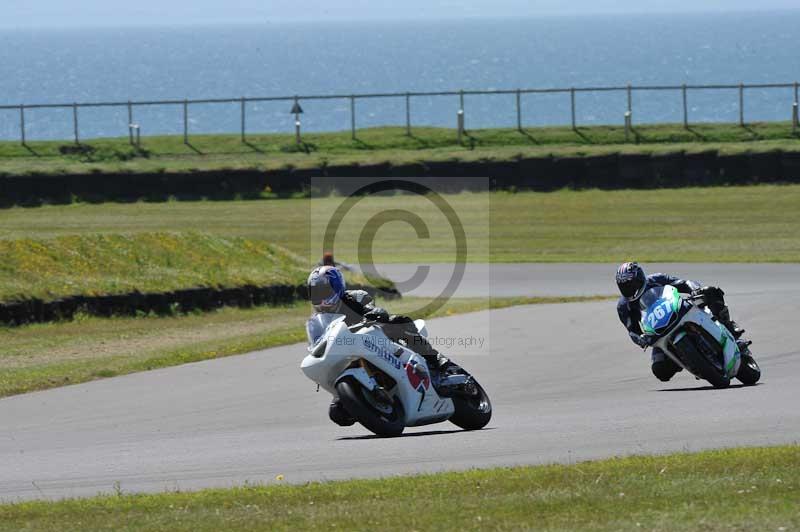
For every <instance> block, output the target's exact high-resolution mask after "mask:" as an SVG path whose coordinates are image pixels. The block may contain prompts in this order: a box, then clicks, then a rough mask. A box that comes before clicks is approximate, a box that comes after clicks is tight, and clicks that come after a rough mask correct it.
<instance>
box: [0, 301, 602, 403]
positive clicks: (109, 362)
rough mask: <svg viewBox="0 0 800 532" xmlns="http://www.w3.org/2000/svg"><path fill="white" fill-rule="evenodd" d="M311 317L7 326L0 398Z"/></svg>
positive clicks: (195, 356)
mask: <svg viewBox="0 0 800 532" xmlns="http://www.w3.org/2000/svg"><path fill="white" fill-rule="evenodd" d="M587 299H589V300H591V299H596V298H528V297H517V298H499V299H492V300H489V299H485V298H474V299H473V298H465V299H453V300H450V301H448V302H447V303H446V304H445V305H444V306H443V307H442V308H440V309H439V310H437V311H436V312H435V313H434V314H433V315H430V316H416V315H415V317H436V316H447V315H451V314H457V313H463V312H473V311H478V310H484V309H488V308H502V307H508V306H513V305H524V304H534V303H559V302H567V301H585V300H587ZM427 301H429V300H424V299H417V298H404V299H402V300H399V301H390V302H387V303H386V306H387V307H388V308H389V309H390V310H391V311H392V312H395V313H408V312H412V313H413V311H414V310H416V309H419V308H420V307H421V306H423V304H424V303H426V302H427ZM310 314H311V308H310V307H309V305H308V303H300V302H299V303H295V304H293V305H288V306H282V307H258V308H251V309H238V308H225V309H221V310H219V311H215V312H210V313H205V314H203V313H198V314H188V315H181V316H172V317H139V318H122V317H120V318H110V319H109V318H93V317H87V316H79V317H78V319H75V320H73V321H69V322H58V323H43V324H34V325H27V326H23V327H0V345H2V346H3V349H2V351H0V397H3V396H7V395H14V394H19V393H25V392H29V391H33V390H41V389H45V388H52V387H56V386H63V385H66V384H75V383H79V382H86V381H90V380H94V379H99V378H105V377H113V376H116V375H123V374H126V373H133V372H137V371H145V370H150V369H155V368H161V367H167V366H176V365H179V364H185V363H187V362H196V361H200V360H207V359H211V358H219V357H224V356H229V355H237V354H241V353H247V352H250V351H255V350H257V349H265V348H268V347H274V346H278V345H285V344H291V343H295V342H302V341H305V339H306V338H305V328H304V324H305V320H306V319H307V318H308V316H309V315H310ZM300 356H301V353H298V357H300ZM299 360H300V359H299V358H298V361H299ZM298 363H299V362H298Z"/></svg>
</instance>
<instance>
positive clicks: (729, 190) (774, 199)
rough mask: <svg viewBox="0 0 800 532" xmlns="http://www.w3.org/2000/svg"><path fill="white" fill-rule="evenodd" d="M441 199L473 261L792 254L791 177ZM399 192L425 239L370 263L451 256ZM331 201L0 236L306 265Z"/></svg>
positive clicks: (217, 209)
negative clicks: (278, 250)
mask: <svg viewBox="0 0 800 532" xmlns="http://www.w3.org/2000/svg"><path fill="white" fill-rule="evenodd" d="M443 197H444V199H445V200H446V201H447V202H448V203H449V204H450V205H451V206H452V208H453V209H454V210H455V212H456V213H457V214H458V216H459V218H460V219H461V222H462V224H463V226H464V230H465V233H466V237H467V243H468V250H469V254H468V256H467V260H468V261H471V262H490V261H491V262H620V261H622V260H623V259H625V258H637V259H638V260H640V261H651V262H655V261H665V262H676V261H678V262H798V261H800V209H798V205H800V186H798V185H785V186H779V185H759V186H740V187H709V188H685V189H670V190H657V191H645V190H619V191H601V190H584V191H570V190H562V191H557V192H551V193H537V192H521V193H517V194H513V193H510V192H492V193H488V192H487V193H462V194H452V195H445V196H443ZM401 199H402V207H403V208H404V209H407V210H410V211H412V212H414V213H416V214H418V215H419V216H420V217H422V219H423V221H424V222H425V223H426V225H427V227H428V228H429V230H430V238H427V239H425V238H419V237H418V235H417V233H416V232H415V231H414V229H413V228H412V227H411V226H409V225H407V224H405V223H387V224H385V225H383V226H381V227H380V228H379V229H378V232H377V238H376V239H375V246H374V260H375V262H376V263H385V262H416V263H421V264H425V263H428V262H451V261H453V260H454V257H455V243H454V241H453V232H452V229H451V227H450V224H449V222H448V220H447V219H445V218H444V216H443V215H442V214H441V213H440V212H439V211H438V210H436V208H435V207H434V206H433V205H432V204H431V203H430V202H429V201H428V200H426V199H424V198H420V197H411V196H407V197H402V198H401ZM341 201H342V199H341V198H336V197H328V198H317V199H309V198H297V199H283V200H271V201H220V202H212V201H202V202H167V203H144V202H142V203H134V204H112V203H106V204H99V205H89V204H74V205H62V206H44V207H39V208H35V209H31V208H22V207H14V208H11V209H3V210H0V238H4V239H21V238H35V239H39V238H52V237H56V236H62V235H89V234H92V233H101V234H113V233H120V234H136V233H143V232H148V233H152V232H169V231H183V230H185V229H186V228H192V229H193V230H196V231H202V232H207V233H210V234H213V235H217V236H221V237H226V238H229V237H241V238H245V239H248V240H253V241H266V242H269V243H272V244H276V245H279V246H282V247H285V248H286V249H288V250H290V251H291V252H293V253H295V254H297V255H299V256H301V257H305V258H306V260H309V261H310V260H314V261H316V260H317V259H318V258H319V257H318V256H314V257H309V254H310V252H309V249H310V245H309V235H311V233H312V229H314V230H315V231H316V230H318V229H320V228H321V227H324V225H323V224H324V222H325V221H326V218H325V216H326V215H327V214H328V213H331V212H333V210H334V209H335V207H336V206H338V205H339V204H340V203H341ZM397 206H398V198H396V197H371V198H367V199H364V200H362V201H361V202H360V203H359V208H358V209H354V210H353V211H351V212H350V213H349V214H348V216H347V217H346V218H345V219H344V221H343V223H342V226H341V228H340V230H339V232H338V233H337V238H336V255H337V258H339V259H340V260H344V261H355V260H356V257H357V256H358V251H365V250H364V249H363V248H362V249H361V250H358V249H357V246H358V243H359V237H360V235H361V232H362V229H363V228H364V227H366V226H367V224H368V220H369V219H370V218H371V217H372V216H373V215H375V214H376V213H378V212H386V211H387V210H391V209H396V208H397ZM312 213H313V214H314V216H313V218H312V216H311V214H312ZM319 232H320V234H321V230H320V231H319ZM319 249H321V246H320V248H319ZM0 268H2V263H1V262H0Z"/></svg>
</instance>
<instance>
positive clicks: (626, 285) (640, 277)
mask: <svg viewBox="0 0 800 532" xmlns="http://www.w3.org/2000/svg"><path fill="white" fill-rule="evenodd" d="M616 280H617V288H619V291H620V293H621V294H622V295H623V297H625V298H626V299H627V300H628V301H636V300H637V299H639V298H640V297H642V294H643V293H644V289H645V287H646V286H647V275H645V273H644V269H642V267H641V266H639V264H638V263H636V262H624V263H622V264H621V265H620V267H619V268H618V269H617V277H616Z"/></svg>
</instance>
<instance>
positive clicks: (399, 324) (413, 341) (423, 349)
mask: <svg viewBox="0 0 800 532" xmlns="http://www.w3.org/2000/svg"><path fill="white" fill-rule="evenodd" d="M325 262H328V261H325ZM332 262H333V260H332V258H331V259H330V262H329V263H328V264H325V265H323V266H319V267H317V268H315V269H314V270H313V271H312V272H311V274H310V275H309V276H308V282H307V286H308V298H309V300H310V301H311V305H312V306H313V307H314V312H315V315H316V314H317V313H331V314H343V315H344V316H345V319H344V321H345V323H346V324H347V325H355V324H357V323H360V322H362V321H364V320H365V319H366V320H372V321H376V322H378V323H380V324H381V325H380V326H381V329H382V330H383V332H384V334H386V336H387V337H388V338H389V339H390V340H392V341H394V342H399V343H402V344H404V345H405V346H406V347H408V348H409V349H411V350H413V351H414V352H416V353H418V354H419V355H421V356H422V357H423V358H424V359H425V362H427V364H428V367H429V368H431V369H435V370H439V372H444V371H445V370H446V369H450V368H451V367H454V368H457V366H456V365H455V364H453V363H452V362H450V361H449V360H448V359H447V357H445V356H444V355H442V354H441V353H439V352H438V351H437V350H436V349H434V348H433V346H432V345H431V344H430V343H429V342H428V341H427V340H426V339H425V338H424V337H423V336H422V335H421V334H419V331H417V328H416V326H415V325H414V320H412V319H411V318H409V317H408V316H402V315H390V314H389V313H388V312H387V311H386V310H384V309H383V308H381V307H378V306H376V305H375V302H374V301H373V299H372V296H370V295H369V293H368V292H366V291H365V290H347V289H346V284H345V280H344V276H343V275H342V272H341V271H339V269H338V268H337V267H336V266H334V265H333V264H332ZM313 317H314V316H312V319H309V320H308V321H307V322H306V333H307V334H308V341H309V344H312V345H313V344H314V343H315V342H316V341H317V339H318V338H319V337H320V336H322V334H324V332H325V331H324V330H320V328H321V325H320V323H319V322H318V321H317V320H314V319H313ZM328 415H329V416H330V418H331V421H333V422H334V423H336V424H338V425H342V426H347V425H352V424H353V423H354V422H355V420H354V419H353V418H352V417H350V414H349V413H348V412H347V411H346V410H345V409H344V408H343V407H342V406H341V405H340V404H339V402H338V400H334V402H332V403H331V406H330V409H329V411H328Z"/></svg>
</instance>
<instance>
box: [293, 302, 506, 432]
mask: <svg viewBox="0 0 800 532" xmlns="http://www.w3.org/2000/svg"><path fill="white" fill-rule="evenodd" d="M312 319H315V320H318V321H319V323H318V325H320V330H324V331H325V333H324V334H322V335H321V336H320V337H319V338H318V339H316V341H315V343H314V344H313V345H311V346H310V347H309V354H308V356H306V357H305V359H303V362H302V364H301V366H300V367H301V369H302V370H303V373H305V375H306V376H307V377H308V378H309V379H311V380H312V381H314V382H316V383H317V384H318V385H319V386H320V387H322V388H324V389H325V390H326V391H328V392H330V393H331V394H332V395H333V396H334V398H338V400H339V401H340V402H341V404H342V406H343V407H344V408H345V409H346V410H347V412H348V413H349V414H350V415H351V416H352V417H353V418H354V419H355V420H356V421H358V422H359V423H361V424H362V425H363V426H364V427H366V428H367V429H369V430H370V431H372V432H374V433H375V434H377V435H379V436H398V435H400V434H401V433H402V432H403V430H404V429H405V427H416V426H420V425H430V424H433V423H441V422H443V421H448V420H449V421H450V422H452V423H454V424H455V425H457V426H459V427H461V428H463V429H465V430H478V429H482V428H483V427H485V426H486V424H487V423H489V420H490V419H491V417H492V405H491V402H490V401H489V397H488V395H486V392H485V391H484V389H483V388H482V387H481V385H480V384H478V382H477V381H476V380H475V379H474V378H473V377H472V376H471V375H469V374H467V373H466V372H465V371H463V370H461V368H458V366H454V367H455V368H458V369H457V370H456V372H455V373H452V372H448V371H445V372H444V373H445V374H444V375H442V374H441V373H442V372H440V371H438V370H437V371H433V372H432V371H430V369H429V368H428V365H427V364H426V362H425V359H424V358H423V357H422V356H420V355H419V354H417V353H415V352H414V351H412V350H411V349H409V348H408V347H405V346H403V345H401V344H400V343H397V342H393V341H392V340H390V339H389V338H388V337H387V336H386V335H385V334H384V332H383V330H382V329H381V327H380V324H379V323H377V322H374V321H364V322H362V323H358V324H356V325H353V326H350V327H348V326H347V324H346V323H345V322H344V316H342V315H337V314H317V315H316V316H314V317H313V318H312ZM414 325H415V326H416V328H417V330H418V331H419V333H420V334H421V335H422V336H423V337H427V335H428V333H427V329H426V327H425V322H424V321H423V320H415V321H414Z"/></svg>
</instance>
